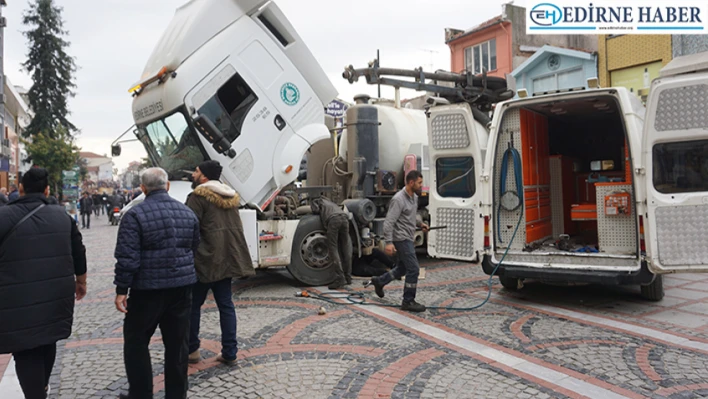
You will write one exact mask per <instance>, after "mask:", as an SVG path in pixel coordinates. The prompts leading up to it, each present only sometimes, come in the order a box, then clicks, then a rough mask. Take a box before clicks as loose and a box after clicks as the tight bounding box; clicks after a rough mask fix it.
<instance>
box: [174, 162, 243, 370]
mask: <svg viewBox="0 0 708 399" xmlns="http://www.w3.org/2000/svg"><path fill="white" fill-rule="evenodd" d="M221 170H222V168H221V165H219V163H218V162H216V161H205V162H202V163H201V164H200V165H199V166H198V167H197V169H196V170H195V171H194V173H193V174H192V188H194V191H193V192H192V193H191V194H189V196H188V197H187V206H188V207H190V208H191V209H192V210H193V211H194V213H195V214H196V215H197V218H198V219H199V228H200V236H201V242H200V244H199V249H198V250H197V253H196V255H195V256H194V265H195V267H196V269H197V277H198V279H199V282H197V283H196V284H195V285H194V289H193V291H192V293H193V298H192V301H193V302H192V317H191V331H190V334H189V362H190V363H198V362H199V361H200V360H201V356H200V354H199V346H200V341H199V323H200V319H201V307H202V305H203V304H204V301H205V300H206V296H207V293H208V292H209V290H211V291H212V292H213V293H214V300H215V301H216V306H217V307H218V308H219V320H220V324H221V354H219V356H218V357H217V358H216V360H218V361H220V362H222V363H226V364H233V363H235V362H236V354H237V352H238V341H237V339H236V310H235V308H234V303H233V299H232V297H231V280H232V279H234V278H243V277H247V276H252V275H254V274H255V270H254V268H253V263H252V262H251V255H250V254H249V252H248V245H247V244H246V236H245V235H244V233H243V224H242V223H241V216H240V215H239V211H238V207H239V205H240V198H239V195H238V194H237V193H236V191H234V190H233V189H232V188H231V187H229V186H227V185H225V184H222V183H220V182H219V178H220V177H221Z"/></svg>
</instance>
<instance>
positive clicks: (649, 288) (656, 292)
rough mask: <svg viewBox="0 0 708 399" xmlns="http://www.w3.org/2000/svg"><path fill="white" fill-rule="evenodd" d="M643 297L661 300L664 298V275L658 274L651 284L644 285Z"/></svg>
mask: <svg viewBox="0 0 708 399" xmlns="http://www.w3.org/2000/svg"><path fill="white" fill-rule="evenodd" d="M641 289H642V298H644V299H646V300H648V301H653V302H659V301H660V300H662V299H664V276H662V275H660V274H658V275H657V276H656V277H654V281H652V282H651V284H649V285H642V286H641Z"/></svg>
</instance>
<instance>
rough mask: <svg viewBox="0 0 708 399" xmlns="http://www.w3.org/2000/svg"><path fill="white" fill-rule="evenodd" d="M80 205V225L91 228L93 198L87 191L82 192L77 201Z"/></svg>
mask: <svg viewBox="0 0 708 399" xmlns="http://www.w3.org/2000/svg"><path fill="white" fill-rule="evenodd" d="M79 206H80V207H81V227H82V228H84V229H90V228H91V212H93V200H92V199H91V197H89V195H88V193H87V192H84V195H83V197H82V198H81V200H80V201H79Z"/></svg>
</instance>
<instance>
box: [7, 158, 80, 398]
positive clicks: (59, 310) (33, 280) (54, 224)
mask: <svg viewBox="0 0 708 399" xmlns="http://www.w3.org/2000/svg"><path fill="white" fill-rule="evenodd" d="M48 176H49V174H48V173H47V171H46V170H45V169H43V168H32V169H30V170H29V171H28V172H27V173H25V174H24V176H22V184H20V190H21V192H22V197H20V198H19V199H18V200H16V201H14V202H12V203H11V204H9V205H8V206H4V207H2V208H0V271H1V272H0V304H2V305H1V306H0V320H2V322H0V353H12V354H13V357H14V358H15V367H16V370H17V378H18V379H19V381H20V386H21V387H22V391H23V392H24V394H25V397H26V398H28V399H37V398H42V399H43V398H45V397H46V391H47V388H48V386H49V376H50V374H51V373H52V368H53V367H54V359H55V356H56V343H57V341H59V340H62V339H65V338H68V337H69V335H71V325H72V323H73V316H74V298H76V300H81V299H82V298H83V297H84V296H85V295H86V250H85V248H84V245H83V243H82V240H81V233H79V230H78V228H77V227H76V224H75V223H74V221H73V220H72V219H71V217H69V215H67V214H66V212H65V211H64V208H62V207H59V206H56V205H49V203H48V200H47V197H46V195H47V193H48V192H49V187H48V184H47V183H48Z"/></svg>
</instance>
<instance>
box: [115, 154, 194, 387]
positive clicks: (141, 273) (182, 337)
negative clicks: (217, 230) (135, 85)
mask: <svg viewBox="0 0 708 399" xmlns="http://www.w3.org/2000/svg"><path fill="white" fill-rule="evenodd" d="M140 178H141V182H142V185H141V187H142V189H143V192H145V193H147V198H146V199H145V202H143V203H142V204H140V205H138V206H136V207H134V208H132V209H130V210H129V211H128V212H126V213H125V215H123V220H122V221H121V224H120V228H119V229H118V240H117V242H116V251H115V257H116V260H117V262H116V277H115V281H114V283H115V285H116V286H117V288H116V294H117V295H116V300H115V305H116V308H117V309H118V311H120V312H122V313H125V314H126V315H125V322H124V325H123V342H124V344H123V352H124V357H125V368H126V372H127V375H128V383H129V384H130V393H129V395H124V394H122V395H121V398H140V399H142V398H152V391H153V385H152V377H153V376H152V366H151V363H150V350H149V349H148V346H149V345H150V339H151V338H152V335H153V334H154V333H155V329H156V328H157V327H158V326H159V327H160V331H161V332H162V342H163V343H164V345H165V391H166V392H165V393H166V397H167V398H168V399H170V398H180V399H182V398H186V395H187V389H188V387H187V365H188V364H187V356H188V354H189V352H188V351H187V350H188V345H187V341H188V338H189V314H190V311H191V309H192V285H194V283H196V282H197V275H196V272H195V271H194V253H195V252H196V250H197V247H198V246H199V221H198V220H197V217H196V216H194V212H192V210H191V209H189V208H188V207H187V206H185V205H184V204H182V203H180V202H179V201H176V200H174V199H172V198H171V197H170V196H169V195H168V194H167V190H169V188H170V183H169V181H168V180H167V172H165V171H164V170H163V169H160V168H150V169H147V170H145V171H143V173H142V174H141V176H140ZM129 290H130V296H129V297H128V291H129Z"/></svg>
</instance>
